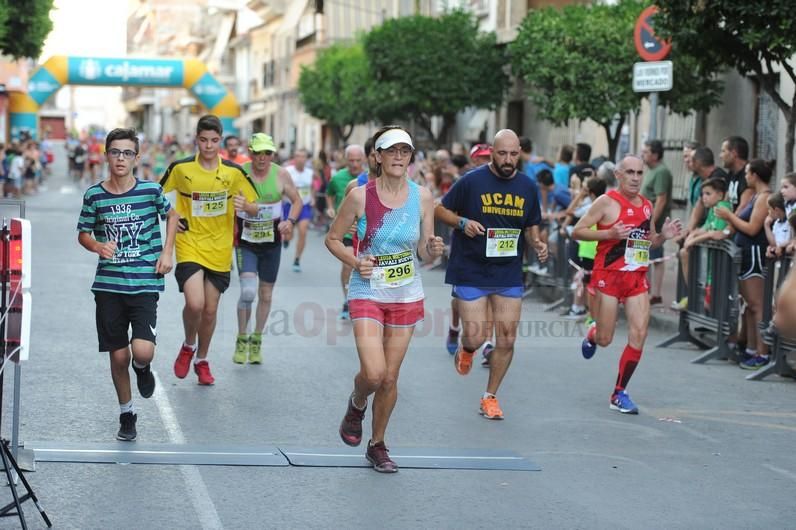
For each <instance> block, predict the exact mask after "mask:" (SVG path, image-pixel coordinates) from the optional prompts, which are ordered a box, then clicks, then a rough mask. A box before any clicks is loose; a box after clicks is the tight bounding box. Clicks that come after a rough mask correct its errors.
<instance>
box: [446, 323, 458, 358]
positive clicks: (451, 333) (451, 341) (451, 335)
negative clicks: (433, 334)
mask: <svg viewBox="0 0 796 530" xmlns="http://www.w3.org/2000/svg"><path fill="white" fill-rule="evenodd" d="M445 347H446V348H447V349H448V353H450V354H451V355H454V354H455V353H456V350H458V349H459V330H457V329H453V328H450V329H449V330H448V340H447V341H445Z"/></svg>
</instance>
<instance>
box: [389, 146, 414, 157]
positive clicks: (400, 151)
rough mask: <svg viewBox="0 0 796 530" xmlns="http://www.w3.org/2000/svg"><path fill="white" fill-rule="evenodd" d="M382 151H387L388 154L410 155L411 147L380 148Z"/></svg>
mask: <svg viewBox="0 0 796 530" xmlns="http://www.w3.org/2000/svg"><path fill="white" fill-rule="evenodd" d="M382 152H383V153H387V154H388V155H390V156H398V155H401V156H410V155H411V154H412V148H411V147H401V148H398V147H388V148H387V149H382Z"/></svg>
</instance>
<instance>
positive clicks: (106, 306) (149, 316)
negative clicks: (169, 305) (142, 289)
mask: <svg viewBox="0 0 796 530" xmlns="http://www.w3.org/2000/svg"><path fill="white" fill-rule="evenodd" d="M94 302H96V304H97V312H96V320H97V338H98V339H99V351H107V352H111V351H116V350H121V349H122V348H126V347H127V345H128V344H130V342H131V341H132V340H133V339H142V340H148V341H149V342H151V343H153V344H154V343H155V336H156V329H155V328H156V327H157V312H158V293H141V294H122V293H111V292H106V291H94ZM131 327H132V329H133V334H132V336H128V335H127V331H128V329H129V328H131Z"/></svg>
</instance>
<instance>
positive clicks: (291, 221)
mask: <svg viewBox="0 0 796 530" xmlns="http://www.w3.org/2000/svg"><path fill="white" fill-rule="evenodd" d="M287 220H288V221H290V223H291V224H292V225H293V226H296V223H297V222H298V221H296V220H295V219H293V218H292V217H288V218H287Z"/></svg>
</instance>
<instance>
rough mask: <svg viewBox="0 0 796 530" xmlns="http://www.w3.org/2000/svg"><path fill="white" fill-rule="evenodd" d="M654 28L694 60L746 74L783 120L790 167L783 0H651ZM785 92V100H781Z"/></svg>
mask: <svg viewBox="0 0 796 530" xmlns="http://www.w3.org/2000/svg"><path fill="white" fill-rule="evenodd" d="M655 3H656V4H657V5H658V7H659V8H660V12H659V13H658V14H657V15H656V16H655V29H656V32H657V33H660V34H661V35H664V36H667V37H670V38H671V39H672V42H673V43H675V44H677V45H678V46H681V47H683V48H686V49H693V50H699V55H698V56H697V58H698V62H699V64H700V65H701V66H702V67H705V65H716V64H719V65H726V66H728V67H731V68H735V69H736V70H737V71H738V73H740V74H741V75H742V76H745V77H748V78H750V79H752V80H753V81H754V82H755V83H757V84H758V86H760V87H761V88H762V89H763V90H764V91H765V92H766V93H767V94H768V95H769V96H771V98H772V99H773V100H774V102H775V103H776V105H777V107H779V109H780V111H781V112H782V114H783V115H784V116H785V121H786V122H787V128H786V136H785V171H786V172H791V171H793V148H794V138H795V135H794V132H795V131H796V92H795V93H793V94H792V95H790V94H789V93H790V89H788V90H787V92H786V91H785V90H782V88H781V87H780V84H779V79H780V75H781V73H784V74H785V75H786V76H787V77H788V78H789V79H790V80H791V82H792V83H796V71H794V66H793V65H792V64H791V63H790V62H789V61H790V59H791V58H792V57H793V55H794V54H795V53H796V19H794V17H793V2H791V1H789V0H756V1H754V2H748V1H746V0H699V1H694V0H666V1H661V0H656V1H655ZM786 94H788V95H790V102H788V101H786V99H785V98H786Z"/></svg>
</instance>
